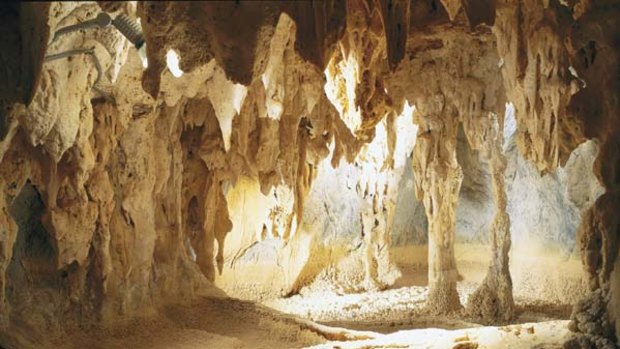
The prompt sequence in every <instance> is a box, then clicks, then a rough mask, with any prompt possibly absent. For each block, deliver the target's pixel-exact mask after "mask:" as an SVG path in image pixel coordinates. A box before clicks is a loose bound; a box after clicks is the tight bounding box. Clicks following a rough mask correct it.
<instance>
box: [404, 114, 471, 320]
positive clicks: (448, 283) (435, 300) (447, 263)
mask: <svg viewBox="0 0 620 349" xmlns="http://www.w3.org/2000/svg"><path fill="white" fill-rule="evenodd" d="M416 114H417V113H416ZM416 118H417V119H419V121H418V122H417V123H418V125H420V131H418V136H417V141H416V145H415V148H414V151H413V171H414V174H415V192H416V197H417V198H418V199H422V201H423V203H424V208H425V210H426V216H427V219H428V235H429V236H428V282H429V297H428V303H427V307H428V308H429V310H430V311H431V312H433V313H446V312H450V311H453V310H457V309H459V308H460V307H461V304H460V301H459V295H458V292H457V290H456V282H457V279H458V272H457V269H456V258H455V256H454V235H455V226H456V203H457V199H458V195H459V190H460V188H461V182H462V180H463V172H462V170H461V167H460V166H459V164H458V162H457V159H456V136H457V126H458V117H456V116H448V117H434V116H420V115H416Z"/></svg>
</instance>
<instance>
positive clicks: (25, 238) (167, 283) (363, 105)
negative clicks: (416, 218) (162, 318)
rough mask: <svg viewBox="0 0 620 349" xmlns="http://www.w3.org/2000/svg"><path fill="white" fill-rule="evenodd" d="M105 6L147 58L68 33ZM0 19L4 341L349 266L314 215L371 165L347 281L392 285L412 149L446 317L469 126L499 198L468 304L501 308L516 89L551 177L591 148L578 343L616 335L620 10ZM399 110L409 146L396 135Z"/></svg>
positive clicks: (191, 6) (523, 135)
mask: <svg viewBox="0 0 620 349" xmlns="http://www.w3.org/2000/svg"><path fill="white" fill-rule="evenodd" d="M102 11H106V12H108V13H109V14H110V15H111V17H113V18H114V17H116V16H118V15H120V14H124V15H127V16H128V17H129V18H132V19H134V20H137V19H139V26H140V28H141V30H142V32H143V36H144V40H145V45H146V48H145V52H146V58H145V60H144V61H142V60H141V59H140V56H139V53H138V51H137V50H136V48H135V47H133V45H132V44H131V43H130V42H129V41H128V40H127V39H126V37H125V36H123V34H122V33H121V32H120V31H118V30H116V29H115V28H113V27H111V26H108V27H105V28H90V29H82V30H77V31H73V32H70V33H67V34H64V35H62V36H59V37H58V38H56V37H55V36H54V33H55V32H57V31H58V30H59V29H61V28H64V27H67V26H70V25H74V24H76V23H80V22H83V21H86V20H89V19H93V18H95V17H96V16H97V14H99V13H100V12H102ZM0 19H1V21H0V27H1V28H2V32H3V33H5V34H6V35H2V37H1V38H0V44H1V45H2V50H1V51H2V52H0V63H2V64H1V66H0V192H1V193H2V200H0V287H1V289H0V330H1V331H0V332H1V334H0V344H1V345H6V346H7V347H19V346H27V345H30V346H32V345H34V346H36V345H37V343H42V340H43V337H44V334H45V333H46V332H52V333H56V332H59V331H62V329H63V328H65V327H66V328H70V327H71V326H77V325H78V324H83V323H88V322H94V323H96V322H110V321H114V320H115V319H119V318H123V317H134V316H143V315H145V314H154V313H156V312H158V311H159V310H158V309H160V307H161V306H163V305H165V304H172V303H183V302H191V301H192V300H193V299H194V298H195V297H196V296H197V295H200V294H206V293H210V292H213V289H214V288H213V284H214V283H215V285H219V286H221V287H224V288H226V285H227V284H226V283H227V282H230V280H233V281H232V282H233V284H235V283H238V281H235V280H240V279H250V278H252V277H253V275H251V273H253V272H257V271H258V272H265V275H269V276H271V275H274V278H275V279H276V280H274V282H273V284H268V287H271V288H273V289H276V290H277V291H276V292H275V293H277V294H279V295H286V294H291V293H294V292H297V291H299V289H300V288H301V287H302V286H304V285H306V284H307V283H309V282H310V281H312V279H313V278H315V277H316V276H317V275H319V274H321V273H328V274H329V270H332V269H329V268H336V269H337V268H340V267H339V265H344V264H346V263H349V261H350V260H349V259H347V258H344V261H345V262H343V263H344V264H343V263H341V264H338V263H337V262H340V260H338V261H336V257H335V256H338V253H337V251H338V249H339V248H340V247H342V246H341V245H338V244H321V243H320V241H318V240H317V239H320V238H319V237H317V234H316V230H317V229H316V228H315V229H314V230H313V229H309V228H308V227H309V224H308V221H304V210H305V208H306V207H305V205H306V204H307V203H308V202H310V203H312V202H313V201H312V200H309V199H308V197H309V195H311V193H312V191H311V190H312V188H313V183H314V181H315V180H316V179H317V176H318V175H319V173H318V172H319V171H320V170H321V169H322V168H323V171H326V170H325V169H324V166H326V165H325V164H329V165H330V166H332V167H337V166H339V165H342V166H346V164H345V163H347V164H349V166H357V167H359V168H360V169H361V170H360V171H359V172H358V174H357V175H356V176H353V177H352V178H355V180H354V183H352V187H355V188H356V190H355V194H354V195H355V198H356V200H359V201H358V203H359V207H360V208H359V212H356V214H358V213H359V220H360V223H359V226H360V228H359V234H358V236H359V239H360V244H359V245H358V246H361V247H359V248H360V250H359V251H361V252H351V250H347V252H346V253H345V254H346V255H347V256H352V255H353V256H354V257H355V258H352V259H351V260H353V261H352V262H350V264H355V263H358V262H359V261H361V262H360V263H359V264H360V265H361V268H351V270H354V272H353V273H354V274H355V275H356V276H354V277H353V278H356V277H359V279H360V282H359V284H361V285H362V286H359V285H356V286H355V287H351V289H354V290H361V289H364V290H368V289H373V288H384V287H386V286H387V285H388V284H389V283H391V282H393V278H392V276H393V275H394V272H395V271H394V270H393V268H392V266H391V262H390V256H389V253H388V252H387V251H388V247H389V245H390V229H391V224H392V221H393V214H394V202H395V200H396V194H395V191H396V190H397V188H398V181H399V179H400V178H401V175H402V171H403V170H402V166H403V164H404V163H405V162H406V158H407V157H408V156H409V155H408V151H405V150H403V149H413V155H412V166H413V172H414V176H415V177H414V179H415V182H414V187H415V193H416V196H417V197H418V199H419V200H421V201H422V202H423V205H424V208H425V213H426V217H427V220H428V235H429V263H428V265H429V271H428V279H429V297H428V300H427V306H428V309H429V310H430V311H432V312H433V313H446V312H452V311H456V310H458V309H460V307H461V303H460V300H459V294H458V292H457V288H456V284H457V281H458V279H459V272H458V270H457V261H456V258H455V252H454V242H455V238H454V237H455V225H456V208H457V205H458V197H459V191H460V188H461V184H462V181H463V171H462V168H461V165H460V164H459V161H458V158H457V138H458V137H457V136H458V134H459V130H460V129H462V130H463V133H464V134H465V136H466V138H467V142H468V143H469V146H470V147H471V148H472V149H474V150H476V151H480V152H481V154H482V155H481V156H482V157H483V158H484V159H485V160H486V161H487V162H488V164H489V169H490V171H489V172H490V174H491V179H492V187H493V198H494V200H493V202H494V205H495V209H496V212H495V216H494V219H493V223H492V224H491V228H490V231H489V237H490V240H491V242H492V243H491V246H492V259H491V262H490V266H489V270H488V274H487V276H486V278H485V280H484V281H483V284H482V285H481V286H480V288H479V289H478V291H477V292H475V293H474V295H473V296H472V297H471V298H470V302H469V305H468V309H467V310H468V313H470V314H471V315H473V316H476V317H479V318H483V319H484V320H485V321H488V322H492V321H508V320H509V319H510V318H511V317H512V315H513V311H514V303H513V296H512V281H511V276H510V273H509V269H508V266H509V259H508V256H509V251H510V246H511V237H510V231H509V226H510V220H511V219H512V217H509V216H508V213H507V197H506V188H505V172H506V167H507V165H506V161H507V160H506V156H505V154H504V153H503V143H504V136H503V133H502V131H503V129H504V111H505V105H506V103H507V102H512V103H513V104H514V108H515V117H516V125H517V128H516V138H517V144H518V148H519V151H520V153H521V154H522V155H523V157H524V158H525V159H527V160H529V161H531V162H532V163H533V164H534V165H535V167H536V169H537V170H538V171H539V172H540V173H551V172H553V171H555V170H556V169H557V168H558V167H561V166H563V165H564V164H565V163H566V161H567V160H568V158H569V155H570V154H571V152H572V151H573V150H574V149H575V148H576V147H577V146H578V145H579V144H580V143H582V142H584V141H585V140H587V139H596V140H597V141H598V143H599V149H600V151H599V153H598V157H597V160H596V162H595V165H594V168H593V171H594V173H595V175H596V176H597V178H598V179H599V181H600V183H601V184H602V185H603V186H604V188H605V193H604V194H603V195H602V196H600V197H599V198H598V199H597V200H596V202H595V203H594V205H593V206H592V207H591V208H590V209H589V210H588V211H587V213H586V214H585V215H584V217H583V220H582V223H581V226H580V229H579V248H580V252H581V257H582V260H583V265H584V267H585V270H586V271H587V272H588V275H589V285H590V288H591V293H590V294H589V295H588V296H587V297H586V298H585V299H584V300H583V301H582V302H580V303H579V304H577V305H576V307H575V309H574V313H573V319H572V320H573V322H572V326H571V329H573V330H575V331H578V332H579V333H580V334H582V335H583V336H581V337H579V339H576V340H574V341H572V342H571V343H570V344H571V345H581V346H583V347H588V348H589V347H592V346H596V347H599V348H612V347H614V345H617V342H616V343H614V341H616V340H617V335H618V334H619V333H620V312H619V311H618V304H620V301H619V299H620V285H619V283H618V280H620V276H619V274H618V273H620V270H619V269H618V265H619V263H620V262H619V258H620V256H619V255H620V254H619V253H618V251H619V246H620V236H619V224H620V222H619V221H618V217H617V214H616V212H617V210H618V207H619V203H620V176H619V175H618V173H620V168H619V166H620V160H619V159H620V126H618V124H619V123H618V122H617V120H616V119H617V116H618V115H619V112H620V110H619V98H620V78H619V74H620V72H619V70H618V69H619V65H618V62H619V58H620V57H619V55H620V52H619V50H620V46H619V36H620V4H619V3H618V2H617V1H614V0H601V1H596V2H595V1H588V0H581V1H558V0H549V1H538V0H488V1H478V2H476V1H471V0H462V1H461V0H442V1H437V0H430V1H406V0H346V1H337V0H326V1H300V2H280V1H268V2H262V1H261V2H253V1H235V2H155V1H153V2H148V1H147V2H138V3H137V5H136V4H135V3H132V2H127V3H122V4H117V3H114V2H99V3H63V2H53V3H48V4H30V3H20V4H14V3H11V4H7V5H2V8H1V10H0ZM76 49H77V50H81V51H79V52H77V51H75V52H74V51H72V50H76ZM143 49H144V48H143ZM58 54H60V55H61V56H62V57H60V58H59V56H57V55H58ZM44 57H47V58H45V59H44ZM170 57H176V58H178V61H179V62H178V63H179V64H178V69H180V71H177V70H176V69H174V68H173V67H171V64H172V63H170V60H171V58H170ZM143 58H144V57H143ZM409 106H414V107H415V111H414V114H413V122H414V123H415V124H416V125H417V137H413V136H412V135H411V134H408V133H412V132H413V129H412V128H409V127H398V126H397V125H399V123H401V122H403V121H402V120H405V121H406V122H409V121H408V120H409V119H407V118H406V115H405V112H404V111H406V110H407V109H408V108H409ZM399 115H400V116H399ZM399 142H401V143H399ZM402 142H409V143H411V144H404V143H402ZM414 142H415V146H414V144H413V143H414ZM398 149H400V150H398ZM395 164H396V165H395ZM325 207H328V205H327V204H326V205H325ZM313 212H314V211H313ZM311 218H312V217H311ZM313 231H314V232H313ZM263 246H266V247H265V248H263ZM356 248H358V247H356ZM384 248H385V250H384ZM272 252H273V253H272ZM266 255H267V257H264V256H266ZM356 258H357V259H356ZM265 259H267V260H270V261H271V262H270V263H271V264H270V265H269V266H265V267H261V268H255V269H252V267H251V266H250V267H245V266H244V265H246V266H247V265H248V264H251V263H249V262H248V261H254V262H256V263H258V261H263V260H265ZM244 263H245V264H244ZM343 268H344V267H343ZM325 270H327V271H325ZM358 274H359V275H358ZM224 275H230V276H231V278H232V279H227V276H224ZM388 275H389V277H388ZM257 278H260V277H259V276H257ZM335 279H338V278H337V277H336V278H335ZM358 286H359V287H358ZM241 287H246V286H241ZM248 287H250V286H248ZM206 316H208V315H206Z"/></svg>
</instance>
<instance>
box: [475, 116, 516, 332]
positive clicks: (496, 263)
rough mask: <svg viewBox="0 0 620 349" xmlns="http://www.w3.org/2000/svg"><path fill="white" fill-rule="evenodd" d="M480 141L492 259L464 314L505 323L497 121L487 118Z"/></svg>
mask: <svg viewBox="0 0 620 349" xmlns="http://www.w3.org/2000/svg"><path fill="white" fill-rule="evenodd" d="M489 121H490V122H489V123H488V126H487V132H485V137H484V140H483V141H482V142H483V144H482V156H483V157H484V158H486V159H487V160H488V162H489V168H490V170H491V178H492V183H493V198H494V200H495V209H496V211H495V217H494V218H493V224H492V225H491V229H490V231H489V235H490V238H491V250H492V257H491V263H490V265H489V270H488V272H487V275H486V277H485V278H484V280H483V282H482V284H481V285H480V286H479V287H478V289H477V290H476V291H475V292H474V293H473V294H472V295H471V296H470V297H469V300H468V302H467V311H468V313H469V314H470V315H472V316H475V317H478V318H481V319H483V320H484V321H488V322H494V321H508V320H510V318H512V316H513V314H514V301H513V298H512V279H511V277H510V269H509V256H508V253H509V252H510V244H511V240H510V217H509V216H508V213H507V212H506V206H507V196H506V185H505V173H506V157H505V156H504V153H503V151H502V145H503V143H504V137H503V134H502V132H501V131H500V130H501V128H500V126H499V124H498V122H497V117H496V116H495V115H494V114H490V116H489Z"/></svg>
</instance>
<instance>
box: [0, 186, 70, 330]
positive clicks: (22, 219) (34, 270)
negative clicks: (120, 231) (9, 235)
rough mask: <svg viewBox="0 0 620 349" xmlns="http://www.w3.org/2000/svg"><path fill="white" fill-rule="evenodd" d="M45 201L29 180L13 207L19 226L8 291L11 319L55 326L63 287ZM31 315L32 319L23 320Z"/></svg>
mask: <svg viewBox="0 0 620 349" xmlns="http://www.w3.org/2000/svg"><path fill="white" fill-rule="evenodd" d="M44 211H45V205H44V203H43V200H42V199H41V195H40V194H39V192H38V191H37V188H36V187H35V186H33V185H32V184H31V183H30V181H28V182H26V184H25V185H24V186H23V188H22V190H21V191H20V193H19V194H18V195H17V197H15V198H14V199H13V201H12V204H11V205H10V208H9V213H10V214H11V217H12V218H13V219H14V220H15V222H16V223H17V226H18V232H17V237H16V240H15V244H14V245H13V255H12V258H11V262H10V263H9V266H8V268H7V287H6V295H7V300H8V302H9V304H11V313H10V316H11V321H12V322H19V323H20V326H23V327H25V328H29V327H40V326H42V327H43V328H47V329H50V328H55V327H57V326H58V324H57V321H58V320H57V319H59V318H60V317H59V314H57V313H56V312H57V311H58V308H59V307H58V305H59V304H60V301H61V299H60V294H59V292H58V290H61V289H62V282H61V279H62V277H63V276H65V277H66V272H64V273H62V272H59V271H58V270H57V268H56V265H57V261H56V258H57V252H56V250H55V248H54V246H53V243H52V241H51V237H50V235H49V233H48V232H47V231H46V230H45V228H44V227H43V224H42V222H41V218H42V217H43V214H44ZM25 319H28V321H29V323H22V322H24V321H26V320H25Z"/></svg>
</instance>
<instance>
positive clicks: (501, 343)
mask: <svg viewBox="0 0 620 349" xmlns="http://www.w3.org/2000/svg"><path fill="white" fill-rule="evenodd" d="M375 325H377V323H375ZM461 325H463V323H460V324H456V325H455V326H461ZM567 325H568V321H567V320H552V321H543V322H536V323H525V324H516V325H508V326H501V327H470V328H463V329H457V330H446V329H438V328H424V329H422V328H420V329H413V327H415V326H413V327H409V329H408V330H404V329H403V330H399V328H398V327H393V328H394V330H393V331H391V332H392V333H388V334H383V333H379V332H374V331H359V330H352V329H345V328H339V327H333V326H325V325H321V324H317V323H314V322H311V321H308V320H303V319H299V318H295V317H293V316H291V315H287V314H283V313H280V312H277V311H275V310H273V309H269V308H267V307H265V306H262V305H260V304H256V303H253V302H250V301H242V300H236V299H229V298H201V299H200V300H199V301H198V302H197V303H195V304H193V305H191V306H189V305H185V306H183V305H177V306H171V307H166V308H164V309H162V311H161V313H160V316H158V317H157V318H155V319H150V320H145V319H143V320H132V321H131V322H127V323H117V324H116V325H115V327H114V328H92V329H90V330H88V331H83V332H73V333H70V334H67V335H66V336H64V337H63V338H60V339H58V340H55V341H52V342H51V343H49V347H56V348H67V347H71V348H153V349H164V348H174V349H177V348H187V349H206V348H213V349H215V348H218V349H221V348H258V349H260V348H265V349H267V348H272V349H273V348H333V349H335V348H340V349H344V348H360V349H361V348H427V349H439V348H452V349H455V348H458V349H474V348H479V349H482V348H489V349H500V348H502V349H503V348H523V349H525V348H537V349H546V348H549V349H550V348H562V345H561V344H562V343H563V341H564V340H566V338H567V336H570V332H569V331H568V329H567ZM387 326H393V324H392V323H391V322H390V323H387V324H385V325H384V327H387ZM429 326H433V324H432V323H431V322H429ZM474 326H475V325H474ZM353 327H355V326H353ZM357 327H359V326H357ZM401 327H402V328H405V327H406V326H401ZM385 332H387V331H385Z"/></svg>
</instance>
